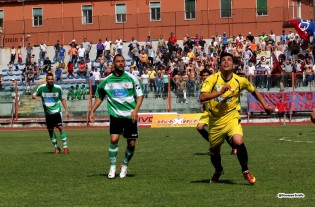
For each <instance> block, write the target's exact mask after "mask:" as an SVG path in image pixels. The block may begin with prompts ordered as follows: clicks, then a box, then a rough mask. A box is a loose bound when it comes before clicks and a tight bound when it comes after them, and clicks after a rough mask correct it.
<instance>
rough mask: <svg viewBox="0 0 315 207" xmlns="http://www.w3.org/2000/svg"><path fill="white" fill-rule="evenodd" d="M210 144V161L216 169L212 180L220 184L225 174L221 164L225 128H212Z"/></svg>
mask: <svg viewBox="0 0 315 207" xmlns="http://www.w3.org/2000/svg"><path fill="white" fill-rule="evenodd" d="M209 134H210V136H209V143H210V149H209V155H210V160H211V163H212V165H213V167H214V168H215V172H214V174H213V176H212V178H211V183H217V182H219V178H220V176H221V175H222V174H223V173H224V172H223V167H222V164H221V154H220V151H221V145H222V144H223V143H224V137H225V136H226V132H225V128H224V126H223V125H222V126H210V130H209Z"/></svg>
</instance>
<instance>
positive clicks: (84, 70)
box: [78, 60, 87, 76]
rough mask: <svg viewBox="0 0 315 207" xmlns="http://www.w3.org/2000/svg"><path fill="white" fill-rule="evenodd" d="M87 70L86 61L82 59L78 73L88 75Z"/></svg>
mask: <svg viewBox="0 0 315 207" xmlns="http://www.w3.org/2000/svg"><path fill="white" fill-rule="evenodd" d="M86 71H87V66H86V63H85V62H84V60H81V62H80V64H79V70H78V75H79V76H85V75H86Z"/></svg>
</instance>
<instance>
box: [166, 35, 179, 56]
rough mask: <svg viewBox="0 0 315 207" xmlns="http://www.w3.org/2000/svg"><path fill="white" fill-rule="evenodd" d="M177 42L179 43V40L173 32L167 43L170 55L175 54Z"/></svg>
mask: <svg viewBox="0 0 315 207" xmlns="http://www.w3.org/2000/svg"><path fill="white" fill-rule="evenodd" d="M176 42H177V38H176V37H175V35H174V33H173V32H171V36H170V37H169V38H168V42H167V47H168V50H169V52H170V54H173V51H174V48H175V45H176Z"/></svg>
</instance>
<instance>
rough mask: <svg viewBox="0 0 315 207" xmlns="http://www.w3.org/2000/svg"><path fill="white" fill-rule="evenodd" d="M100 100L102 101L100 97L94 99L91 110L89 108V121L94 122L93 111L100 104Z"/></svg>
mask: <svg viewBox="0 0 315 207" xmlns="http://www.w3.org/2000/svg"><path fill="white" fill-rule="evenodd" d="M102 102H103V100H102V99H100V98H96V99H95V102H94V105H93V107H92V110H91V112H90V116H89V119H90V122H94V113H95V111H96V109H97V108H98V107H99V106H100V105H101V103H102Z"/></svg>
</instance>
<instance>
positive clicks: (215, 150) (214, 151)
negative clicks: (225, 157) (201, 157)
mask: <svg viewBox="0 0 315 207" xmlns="http://www.w3.org/2000/svg"><path fill="white" fill-rule="evenodd" d="M209 155H210V156H211V157H217V156H220V148H210V151H209Z"/></svg>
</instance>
